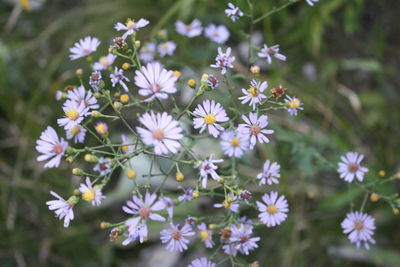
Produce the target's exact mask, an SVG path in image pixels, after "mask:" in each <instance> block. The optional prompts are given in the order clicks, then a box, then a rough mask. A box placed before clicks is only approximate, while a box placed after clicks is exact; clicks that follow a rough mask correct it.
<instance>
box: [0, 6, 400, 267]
mask: <svg viewBox="0 0 400 267" xmlns="http://www.w3.org/2000/svg"><path fill="white" fill-rule="evenodd" d="M22 2H27V1H22ZM227 2H228V1H211V0H177V1H172V0H152V1H148V0H115V1H106V0H52V1H45V2H42V1H39V0H35V1H34V0H30V1H28V5H29V4H30V6H29V8H28V9H29V10H30V11H28V10H24V9H23V8H22V7H21V6H20V5H19V3H20V2H19V1H1V2H0V3H1V4H0V27H1V28H2V29H1V33H0V38H1V39H0V113H1V117H0V129H1V133H0V151H1V154H0V207H1V208H0V236H1V239H0V262H1V266H16V265H17V266H119V265H122V266H139V264H138V265H136V263H135V262H141V263H142V265H140V266H146V265H145V262H146V261H145V260H144V261H143V257H144V256H143V255H146V254H143V253H142V252H141V251H140V250H139V247H138V246H135V247H134V248H133V247H121V246H119V245H117V244H112V243H109V242H108V237H107V233H106V232H105V231H102V230H99V227H98V225H99V222H100V220H101V219H103V218H110V221H111V220H112V218H115V219H119V218H120V217H121V216H122V214H121V211H120V207H121V205H122V201H120V202H114V203H112V204H110V206H107V207H104V208H101V209H100V210H96V211H93V210H91V209H87V210H86V209H84V208H83V207H82V208H79V209H78V211H77V214H79V215H78V216H77V217H79V218H78V219H77V220H76V221H74V222H73V223H72V225H71V226H70V228H68V229H64V228H63V227H62V224H61V223H60V222H59V221H58V220H57V219H55V218H54V216H53V214H51V213H50V212H49V211H48V210H47V207H46V205H45V201H46V200H48V199H49V197H50V196H49V194H48V191H49V190H50V189H54V190H55V191H57V192H60V194H61V195H67V194H70V192H71V190H73V188H74V187H73V186H72V185H75V186H76V185H77V183H78V180H76V179H75V178H76V177H75V178H74V177H71V175H70V167H69V166H67V165H63V166H62V167H61V168H60V169H58V170H46V171H44V170H43V169H42V167H41V165H40V164H37V163H36V162H35V157H36V156H37V155H36V153H35V151H34V143H35V140H36V139H37V138H38V136H39V134H40V132H41V131H42V130H43V129H44V127H45V126H46V125H48V124H53V123H54V122H55V119H56V118H57V117H59V116H60V113H61V109H60V108H59V105H60V104H59V103H57V102H56V101H55V100H54V93H55V91H56V90H60V89H61V90H62V89H63V87H64V86H65V85H67V84H68V83H70V82H71V81H73V78H74V70H75V69H76V68H77V67H79V64H78V63H77V62H71V61H69V59H68V49H69V48H70V47H71V46H72V45H73V43H74V42H75V41H77V40H78V39H79V38H82V37H84V36H86V35H91V36H96V37H98V38H100V40H101V41H102V43H103V44H107V43H109V42H110V40H111V39H110V37H111V36H112V34H115V35H117V33H116V32H115V31H114V30H113V29H112V26H113V24H114V23H116V22H118V21H125V20H126V18H128V17H132V18H141V17H144V18H147V19H149V20H150V21H151V27H148V28H147V29H144V30H143V31H141V32H140V36H141V37H143V39H145V40H146V39H149V38H150V37H151V36H152V35H154V34H156V33H157V30H159V29H161V28H166V29H168V30H169V37H170V38H171V39H173V40H174V41H176V42H177V44H178V50H177V53H176V55H175V56H174V57H171V58H169V59H167V61H166V63H167V65H168V66H170V67H171V68H175V69H182V68H185V69H186V71H187V72H188V73H192V75H193V76H194V77H195V78H197V79H198V78H199V76H200V75H201V73H202V71H203V70H202V68H203V67H204V66H208V65H209V63H210V62H212V61H213V58H214V57H215V50H216V47H217V45H215V44H211V43H210V42H209V41H208V40H206V39H205V38H203V37H199V38H196V39H193V40H187V39H185V38H183V37H180V36H178V35H177V34H176V33H175V32H174V26H173V25H174V22H175V20H177V19H181V20H184V21H185V22H188V21H189V20H191V19H193V18H199V19H200V20H202V21H203V24H204V25H207V24H209V23H216V24H227V26H228V27H229V29H230V30H231V32H232V36H231V38H230V40H229V43H228V45H230V46H232V47H234V48H235V49H238V50H240V43H241V42H242V41H244V40H243V37H242V36H243V32H247V31H248V29H249V27H250V26H249V21H248V19H246V18H243V19H241V20H239V21H238V22H236V23H233V22H231V21H230V20H228V19H227V18H226V17H225V15H224V14H223V10H224V9H225V6H226V3H227ZM232 2H234V3H236V4H237V5H239V6H240V7H241V8H242V10H244V11H245V12H246V11H247V6H246V1H232ZM254 2H255V5H256V6H255V12H256V17H259V16H261V15H262V14H264V13H266V12H268V11H269V10H271V9H272V8H273V7H274V6H280V5H282V4H284V3H285V1H284V0H271V1H261V0H256V1H254ZM24 4H26V3H24ZM399 10H400V2H399V1H395V0H387V1H368V2H367V1H366V0H354V1H348V0H321V1H320V2H319V3H317V4H316V5H315V6H314V7H312V8H311V7H309V6H308V5H306V4H305V3H303V2H300V3H297V4H294V5H291V6H290V7H289V8H287V9H285V10H283V11H282V12H279V13H276V14H274V15H272V16H271V17H269V18H267V19H265V20H263V21H262V22H260V23H259V24H257V25H256V27H255V32H256V33H259V34H262V36H263V37H262V41H261V42H264V40H265V42H267V43H268V44H275V43H279V44H281V49H282V51H283V53H284V54H286V55H287V56H288V61H287V62H286V63H285V64H275V65H273V67H272V68H266V69H264V72H263V75H264V78H265V79H267V80H268V82H269V84H270V86H275V85H277V84H279V83H282V84H284V85H285V87H287V88H288V90H289V94H291V95H293V94H294V95H296V96H299V97H300V98H302V100H303V101H304V103H305V110H304V112H302V113H301V114H300V116H299V117H296V118H295V119H292V118H288V117H287V116H282V115H281V113H276V114H275V113H272V114H271V115H270V117H271V120H272V121H273V125H272V126H273V128H274V129H275V131H276V134H275V140H274V141H273V142H272V143H270V144H268V145H267V146H265V149H263V150H260V151H259V155H258V158H257V159H254V160H255V161H256V163H257V164H259V163H260V162H262V161H263V160H265V159H266V158H272V159H274V160H277V161H279V162H280V163H281V165H282V169H283V179H282V184H281V185H280V187H281V189H283V190H284V191H285V194H287V195H288V197H289V202H290V206H291V209H292V212H291V214H290V216H289V219H290V220H288V221H287V222H285V223H284V224H283V225H282V226H281V227H280V228H278V229H274V231H270V230H269V229H262V231H259V232H258V234H260V235H262V236H263V239H262V240H263V242H261V244H260V247H259V248H258V249H257V250H255V252H254V253H253V255H252V256H251V258H254V259H258V260H260V262H261V263H262V266H264V264H266V266H310V265H311V266H323V265H325V266H376V265H380V266H398V263H399V262H400V255H399V250H398V249H399V248H400V232H399V231H398V230H397V226H398V220H399V219H398V218H399V217H397V218H396V217H395V216H393V215H392V211H391V209H390V207H387V206H386V205H385V204H384V203H383V202H378V203H368V205H367V211H368V212H369V213H372V214H373V215H374V216H375V217H376V218H377V232H376V240H377V245H375V246H373V248H372V249H371V251H370V252H368V253H367V252H366V251H363V250H360V251H355V250H354V248H353V247H352V246H350V245H349V244H348V242H347V240H346V238H345V236H344V235H343V234H342V233H341V229H340V226H339V223H340V222H341V220H342V219H343V217H344V216H345V213H346V212H347V211H348V209H349V201H350V199H351V198H355V199H357V198H356V197H357V196H361V192H358V191H356V190H354V191H353V193H352V194H349V192H348V190H347V187H346V186H347V185H346V184H345V183H344V182H342V181H340V180H339V179H338V178H337V174H336V173H335V171H334V170H333V169H332V168H330V167H329V164H332V163H333V164H336V162H337V161H338V159H339V155H341V154H342V153H343V152H346V151H354V150H356V151H358V152H361V153H364V154H365V155H366V159H367V164H368V167H369V169H370V172H369V173H368V175H367V180H368V179H374V178H376V176H377V172H378V171H379V170H381V169H383V170H385V171H386V172H387V173H388V174H393V173H394V172H397V171H399V165H398V164H399V163H398V162H399V158H400V149H399V148H400V138H399V135H398V133H399V130H400V129H399V127H400V123H399V122H400V108H399V97H400V93H399V90H398V88H399V86H400V76H399V75H397V70H398V69H399V67H400V66H399V64H400V62H399V60H398V59H399V58H400V50H399V47H400V35H399V34H398V33H399V32H400V24H399V23H397V18H398V11H399ZM106 48H107V46H106V45H103V46H102V51H100V52H98V53H97V55H101V53H106ZM242 54H243V55H239V56H238V58H239V61H240V62H241V64H242V65H243V66H247V64H248V62H246V60H245V56H244V55H247V54H246V51H245V52H244V53H242ZM187 68H189V69H187ZM243 75H246V72H243V73H242V74H241V75H237V76H236V77H237V78H236V79H235V82H236V83H237V85H236V87H237V88H238V90H239V88H241V87H240V86H241V85H243V79H241V77H243ZM216 97H221V101H223V100H222V98H223V94H216ZM278 114H279V115H278ZM277 141H278V142H277ZM254 165H256V164H254ZM70 177H71V178H70ZM117 178H118V177H116V179H117ZM71 180H72V183H71ZM71 184H72V185H71ZM385 191H386V193H394V192H396V191H397V192H398V191H399V183H398V182H397V183H395V184H388V185H387V187H386V188H385ZM313 195H315V198H310V196H313ZM358 199H359V198H358ZM356 204H359V203H356ZM198 209H203V211H208V209H207V207H198ZM154 243H155V242H154ZM152 245H153V242H152V240H150V242H149V243H148V244H146V245H145V246H144V249H143V250H145V249H146V248H147V247H151V246H152ZM198 251H201V249H200V248H199V247H194V248H192V249H191V250H190V251H189V255H191V253H192V254H196V253H197V254H199V253H198ZM183 257H184V260H183V261H182V262H187V261H188V258H189V257H188V255H183ZM192 258H193V257H190V259H192Z"/></svg>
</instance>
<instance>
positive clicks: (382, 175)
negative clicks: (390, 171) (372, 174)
mask: <svg viewBox="0 0 400 267" xmlns="http://www.w3.org/2000/svg"><path fill="white" fill-rule="evenodd" d="M378 174H379V176H380V177H381V178H383V177H385V175H386V172H385V171H384V170H380V171H379V173H378Z"/></svg>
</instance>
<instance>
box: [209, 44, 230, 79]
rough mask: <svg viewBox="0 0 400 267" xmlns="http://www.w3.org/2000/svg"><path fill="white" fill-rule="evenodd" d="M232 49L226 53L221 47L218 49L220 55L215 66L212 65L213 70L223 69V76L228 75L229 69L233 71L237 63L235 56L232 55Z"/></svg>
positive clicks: (228, 49)
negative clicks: (235, 62)
mask: <svg viewBox="0 0 400 267" xmlns="http://www.w3.org/2000/svg"><path fill="white" fill-rule="evenodd" d="M231 51H232V49H231V48H230V47H228V48H227V49H226V51H225V53H224V52H222V49H221V47H218V55H217V57H216V58H215V64H212V65H210V67H212V68H216V69H218V68H221V74H222V75H224V74H225V73H226V70H227V68H230V69H233V65H232V63H233V62H234V61H235V57H234V56H232V57H231V56H230V55H231Z"/></svg>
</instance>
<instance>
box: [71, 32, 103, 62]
mask: <svg viewBox="0 0 400 267" xmlns="http://www.w3.org/2000/svg"><path fill="white" fill-rule="evenodd" d="M99 45H100V41H99V39H97V38H95V37H93V38H92V37H90V36H86V37H85V38H84V39H80V40H79V42H76V43H75V44H74V47H72V48H70V49H69V51H70V52H71V55H69V58H70V59H71V60H75V59H78V58H81V57H86V56H88V55H90V54H91V53H93V52H94V51H96V49H97V47H98V46H99Z"/></svg>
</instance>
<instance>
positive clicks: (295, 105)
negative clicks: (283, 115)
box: [285, 95, 304, 116]
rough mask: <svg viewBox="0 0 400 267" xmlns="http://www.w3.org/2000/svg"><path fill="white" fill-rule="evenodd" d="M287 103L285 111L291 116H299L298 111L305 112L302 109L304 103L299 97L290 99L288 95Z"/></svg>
mask: <svg viewBox="0 0 400 267" xmlns="http://www.w3.org/2000/svg"><path fill="white" fill-rule="evenodd" d="M285 103H286V105H287V106H286V107H285V109H286V110H287V111H288V112H289V114H290V116H297V110H298V109H300V110H303V109H304V108H302V107H301V106H302V105H303V103H302V102H301V100H300V99H299V98H297V97H295V96H294V97H290V96H288V95H286V99H285Z"/></svg>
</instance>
